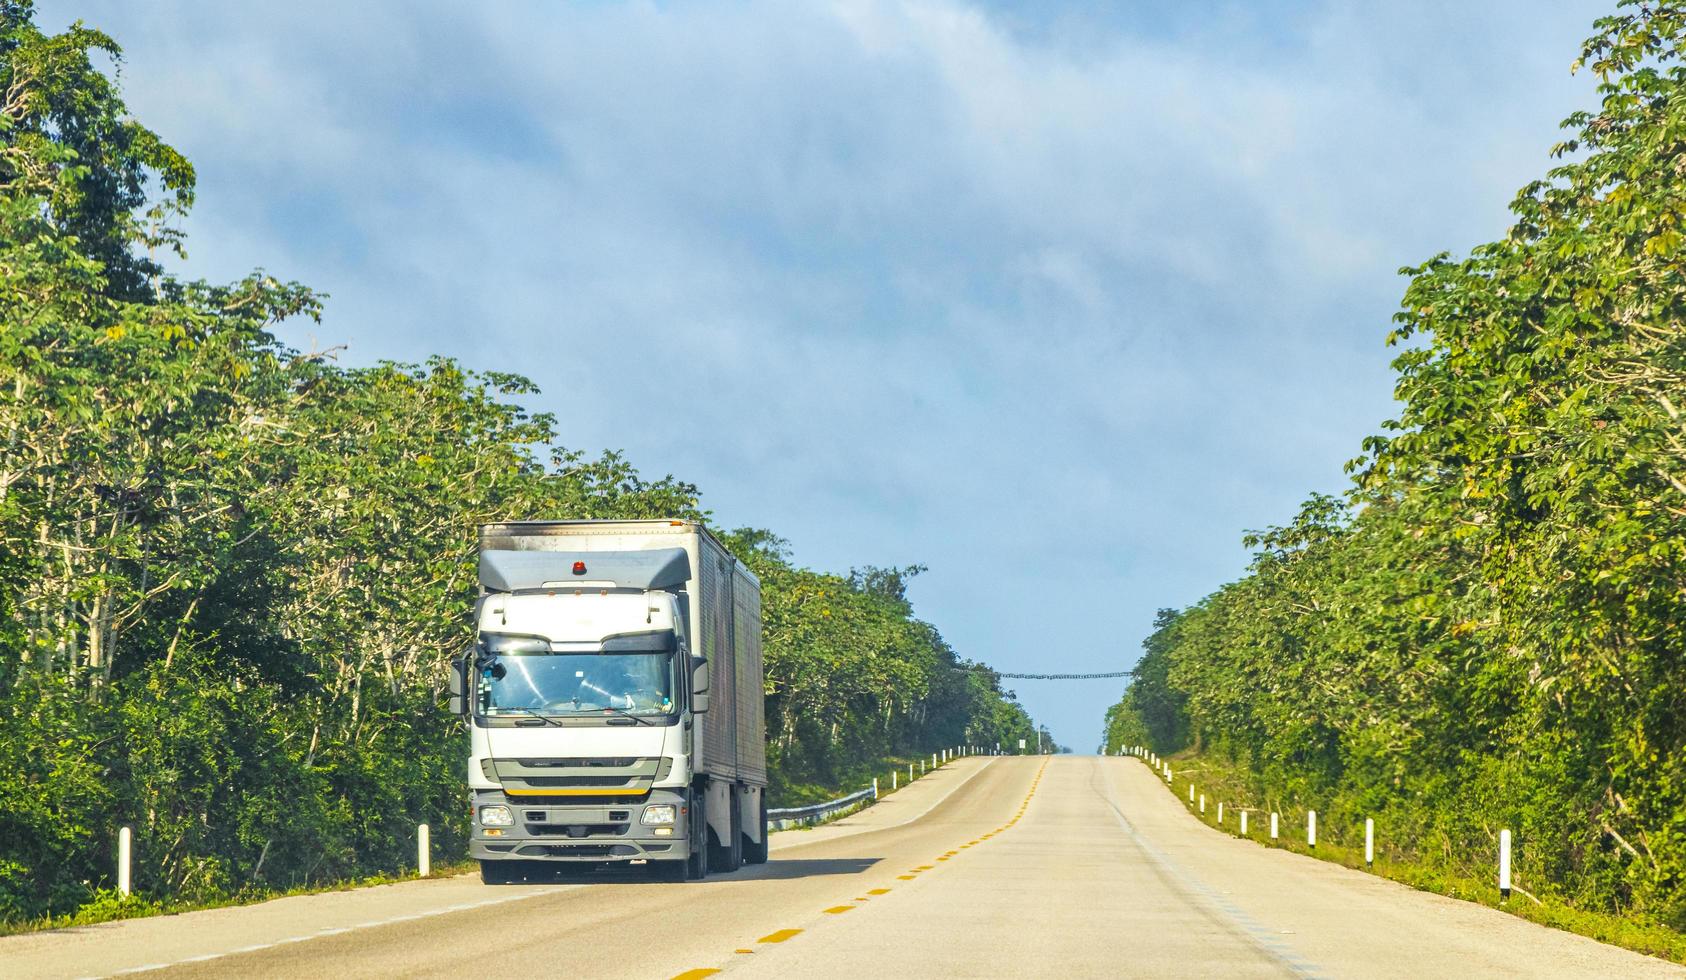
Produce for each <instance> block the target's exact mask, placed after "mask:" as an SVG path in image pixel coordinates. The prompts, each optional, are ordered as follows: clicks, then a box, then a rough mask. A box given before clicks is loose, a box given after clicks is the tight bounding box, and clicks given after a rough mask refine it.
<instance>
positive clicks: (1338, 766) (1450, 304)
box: [1108, 2, 1686, 929]
mask: <svg viewBox="0 0 1686 980" xmlns="http://www.w3.org/2000/svg"><path fill="white" fill-rule="evenodd" d="M1683 53H1686V6H1683V5H1681V4H1679V3H1671V2H1660V3H1659V2H1652V3H1647V4H1645V5H1643V6H1637V5H1627V6H1625V7H1624V9H1623V12H1622V13H1620V14H1619V15H1618V16H1613V17H1610V18H1607V19H1605V20H1602V21H1600V22H1599V24H1598V26H1597V34H1596V35H1595V36H1594V37H1593V38H1592V39H1591V40H1589V41H1588V42H1587V44H1586V47H1585V51H1584V55H1583V59H1582V62H1581V64H1583V65H1584V66H1586V67H1587V68H1590V69H1591V70H1592V71H1594V72H1595V73H1596V74H1597V76H1598V77H1599V79H1600V80H1601V86H1600V92H1601V95H1602V100H1601V104H1600V106H1599V108H1598V110H1597V111H1596V112H1580V113H1576V114H1574V115H1573V116H1571V117H1569V119H1568V120H1567V122H1566V123H1565V128H1566V129H1567V130H1568V131H1569V133H1570V135H1569V138H1568V139H1567V140H1566V141H1565V142H1564V143H1563V144H1561V145H1560V146H1559V147H1558V148H1557V150H1556V152H1555V155H1557V156H1559V157H1561V158H1562V159H1564V160H1566V161H1567V162H1565V163H1563V164H1562V165H1560V166H1558V167H1557V168H1556V169H1554V170H1552V171H1551V172H1550V173H1549V175H1548V176H1547V177H1546V178H1545V179H1543V180H1540V181H1538V182H1535V183H1532V184H1530V185H1528V186H1527V187H1525V188H1524V189H1523V190H1522V192H1521V193H1520V195H1519V196H1518V197H1517V198H1516V201H1515V203H1514V205H1513V210H1514V213H1515V215H1516V223H1515V226H1514V227H1513V228H1512V229H1511V231H1510V233H1509V234H1508V235H1507V236H1506V237H1505V239H1504V240H1502V241H1498V242H1494V243H1492V244H1489V245H1484V246H1481V247H1480V248H1477V249H1475V250H1474V251H1473V252H1472V253H1471V254H1470V255H1469V256H1468V257H1467V258H1464V259H1461V260H1454V259H1452V258H1450V257H1447V256H1444V255H1442V256H1438V257H1436V258H1434V259H1432V260H1431V261H1429V262H1427V263H1425V264H1424V265H1422V266H1419V267H1416V268H1411V269H1407V270H1405V272H1406V273H1407V274H1408V275H1409V276H1410V277H1411V279H1410V285H1409V287H1408V289H1407V291H1406V295H1405V299H1404V303H1403V308H1402V311H1401V312H1400V313H1399V315H1398V316H1397V318H1396V319H1397V322H1398V328H1397V330H1396V331H1395V332H1394V334H1393V336H1392V338H1391V340H1392V342H1394V343H1398V344H1400V345H1402V347H1403V353H1401V354H1400V355H1399V357H1398V359H1397V360H1396V361H1395V366H1396V368H1397V370H1398V372H1399V382H1398V388H1397V395H1398V398H1399V400H1400V402H1401V403H1402V409H1401V414H1400V418H1399V419H1398V420H1397V421H1396V422H1394V423H1391V424H1390V425H1389V427H1388V429H1389V431H1388V433H1387V434H1385V435H1380V436H1376V437H1374V438H1372V439H1370V440H1368V441H1367V443H1366V445H1365V455H1364V456H1363V457H1362V458H1361V459H1359V460H1357V461H1355V463H1354V464H1353V469H1354V471H1355V473H1356V475H1357V479H1356V481H1355V485H1354V487H1353V489H1352V490H1351V491H1350V493H1349V494H1348V496H1347V498H1346V499H1344V500H1342V499H1333V498H1328V497H1315V498H1313V499H1312V500H1311V501H1310V502H1308V504H1307V505H1306V506H1305V508H1304V509H1303V510H1302V512H1301V513H1300V514H1299V515H1298V516H1297V517H1296V519H1295V520H1294V521H1293V522H1292V523H1291V524H1289V525H1288V526H1286V527H1282V528H1275V529H1272V530H1271V531H1269V532H1268V533H1264V534H1259V535H1255V536H1253V537H1252V538H1251V539H1250V543H1251V544H1252V545H1253V546H1255V547H1257V548H1258V549H1259V550H1258V552H1257V555H1256V558H1255V560H1254V561H1253V564H1252V566H1251V568H1250V570H1249V573H1248V574H1247V576H1246V577H1245V578H1243V579H1242V580H1241V581H1239V582H1236V583H1234V584H1232V585H1228V586H1225V587H1224V588H1222V589H1220V590H1219V591H1217V592H1216V593H1214V594H1213V595H1211V596H1209V597H1207V598H1206V599H1205V600H1203V601H1202V602H1200V603H1199V604H1198V605H1196V606H1194V607H1192V608H1190V609H1187V610H1183V611H1182V612H1180V613H1167V614H1165V615H1164V616H1162V617H1161V619H1160V621H1159V623H1158V625H1157V630H1156V632H1155V633H1154V635H1153V637H1152V638H1151V639H1150V640H1149V641H1148V644H1147V653H1146V656H1145V658H1144V661H1143V664H1142V671H1143V672H1142V675H1141V676H1140V677H1139V678H1138V680H1137V681H1136V682H1135V684H1134V685H1133V686H1132V688H1131V689H1130V691H1129V692H1128V693H1127V695H1126V696H1125V698H1124V700H1123V701H1122V702H1121V703H1120V704H1119V705H1118V706H1117V707H1115V708H1114V709H1113V711H1112V713H1111V715H1110V717H1109V719H1108V733H1109V734H1108V738H1109V744H1110V745H1112V746H1114V747H1116V746H1117V745H1119V744H1123V743H1126V742H1132V741H1139V740H1145V741H1146V742H1147V743H1148V744H1151V745H1153V746H1155V747H1156V748H1157V749H1158V750H1159V751H1161V752H1168V751H1172V750H1177V749H1181V748H1184V747H1193V748H1196V749H1199V750H1201V751H1203V752H1207V753H1217V754H1219V755H1221V756H1227V757H1229V758H1230V759H1233V760H1235V761H1238V762H1240V763H1243V764H1244V765H1245V766H1247V767H1248V769H1249V770H1250V771H1251V772H1252V773H1254V778H1255V779H1256V785H1255V786H1254V790H1255V792H1256V793H1257V794H1258V795H1259V797H1260V798H1261V801H1263V800H1265V799H1266V798H1268V799H1269V800H1272V801H1280V802H1281V803H1284V804H1291V803H1293V802H1298V803H1299V804H1300V805H1302V806H1303V805H1316V806H1317V808H1318V810H1319V811H1320V812H1324V813H1328V814H1329V815H1330V823H1331V824H1340V823H1342V822H1345V824H1346V825H1347V826H1351V825H1353V823H1354V822H1355V821H1357V822H1361V821H1362V818H1363V817H1364V816H1375V817H1376V819H1377V821H1378V824H1380V825H1382V826H1384V827H1386V828H1387V834H1386V837H1387V839H1388V840H1389V841H1393V842H1399V843H1400V844H1401V846H1404V847H1406V848H1408V849H1410V850H1411V851H1412V852H1413V853H1414V855H1415V857H1416V858H1417V859H1418V860H1421V861H1424V862H1441V863H1445V864H1456V863H1459V862H1468V863H1469V864H1470V866H1471V867H1472V868H1480V869H1482V873H1485V869H1487V868H1489V867H1490V862H1491V855H1492V853H1493V843H1492V842H1493V840H1494V838H1495V835H1496V833H1497V830H1498V828H1500V827H1511V828H1514V829H1515V830H1516V832H1517V833H1518V834H1519V841H1520V846H1521V857H1520V864H1519V871H1520V881H1521V883H1522V884H1523V885H1524V886H1525V887H1527V888H1530V889H1532V890H1534V891H1549V892H1552V893H1554V894H1556V895H1558V896H1560V897H1562V898H1564V899H1566V900H1568V901H1572V902H1575V903H1578V904H1580V905H1582V906H1583V907H1586V908H1589V909H1600V910H1607V911H1619V912H1625V913H1630V914H1635V915H1638V916H1641V917H1644V918H1646V919H1649V920H1651V921H1655V922H1658V923H1663V924H1667V925H1670V926H1672V927H1674V928H1676V929H1683V928H1686V658H1683V656H1682V651H1683V650H1686V616H1683V615H1682V610H1683V608H1686V590H1683V587H1682V583H1683V582H1686V441H1683V434H1682V419H1681V411H1682V409H1683V408H1686V330H1683V326H1682V317H1683V316H1686V227H1683V223H1686V65H1683V64H1682V61H1681V56H1682V54H1683Z"/></svg>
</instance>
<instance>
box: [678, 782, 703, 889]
mask: <svg viewBox="0 0 1686 980" xmlns="http://www.w3.org/2000/svg"><path fill="white" fill-rule="evenodd" d="M686 839H687V840H688V842H689V843H690V847H691V853H690V856H688V857H686V858H685V860H684V861H681V862H678V863H679V866H680V869H681V870H680V872H679V880H680V881H701V880H703V879H704V878H706V877H708V820H707V819H706V818H705V814H704V813H703V795H702V794H701V793H698V792H694V791H693V792H692V793H691V822H690V826H689V827H688V828H687V833H686Z"/></svg>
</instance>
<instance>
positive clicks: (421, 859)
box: [416, 823, 433, 878]
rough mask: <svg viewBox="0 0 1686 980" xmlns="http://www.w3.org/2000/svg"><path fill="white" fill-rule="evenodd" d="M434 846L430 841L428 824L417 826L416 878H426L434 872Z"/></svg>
mask: <svg viewBox="0 0 1686 980" xmlns="http://www.w3.org/2000/svg"><path fill="white" fill-rule="evenodd" d="M432 851H433V846H432V842H431V841H430V840H429V839H428V830H427V824H425V823H422V824H417V825H416V877H418V878H426V877H427V876H428V875H429V874H431V873H432V871H433V854H432Z"/></svg>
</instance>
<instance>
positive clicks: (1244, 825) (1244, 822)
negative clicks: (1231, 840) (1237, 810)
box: [1241, 810, 1247, 837]
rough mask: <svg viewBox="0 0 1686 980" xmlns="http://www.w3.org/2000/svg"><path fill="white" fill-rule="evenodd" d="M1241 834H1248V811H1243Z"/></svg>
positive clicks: (1244, 835)
mask: <svg viewBox="0 0 1686 980" xmlns="http://www.w3.org/2000/svg"><path fill="white" fill-rule="evenodd" d="M1241 836H1243V837H1246V836H1247V811H1246V810H1242V811H1241Z"/></svg>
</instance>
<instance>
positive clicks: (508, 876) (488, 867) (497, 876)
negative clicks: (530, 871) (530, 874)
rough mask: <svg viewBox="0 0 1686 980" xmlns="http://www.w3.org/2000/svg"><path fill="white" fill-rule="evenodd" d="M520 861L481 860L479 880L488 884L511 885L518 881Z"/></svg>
mask: <svg viewBox="0 0 1686 980" xmlns="http://www.w3.org/2000/svg"><path fill="white" fill-rule="evenodd" d="M521 877H522V867H521V862H520V861H481V862H480V880H481V881H482V882H484V883H486V884H488V885H511V884H514V883H515V882H517V881H520V880H521Z"/></svg>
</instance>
